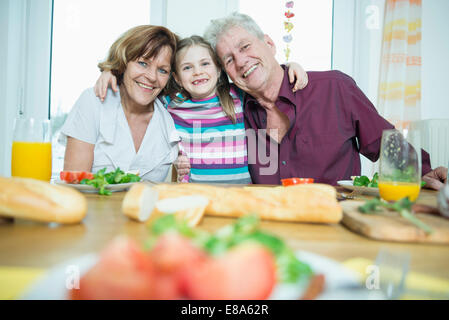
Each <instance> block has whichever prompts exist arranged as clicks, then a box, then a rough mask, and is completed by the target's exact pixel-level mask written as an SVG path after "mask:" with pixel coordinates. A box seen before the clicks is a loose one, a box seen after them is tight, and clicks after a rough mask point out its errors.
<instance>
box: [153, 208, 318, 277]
mask: <svg viewBox="0 0 449 320" xmlns="http://www.w3.org/2000/svg"><path fill="white" fill-rule="evenodd" d="M150 231H151V233H152V237H151V238H150V239H149V240H148V242H147V247H151V245H152V244H154V243H155V238H157V237H158V236H159V235H161V234H163V233H165V232H178V233H180V234H181V235H183V236H185V237H188V238H190V239H191V240H192V242H193V243H195V244H196V245H198V246H199V247H200V248H203V249H204V250H205V251H207V252H208V253H209V254H211V255H220V254H222V253H224V252H226V251H227V250H229V249H230V248H232V247H234V246H236V245H239V244H241V243H243V242H247V241H253V242H257V243H259V244H261V245H263V246H265V247H266V248H267V249H269V250H270V251H271V252H272V253H273V255H274V256H275V259H276V265H277V272H278V278H279V279H280V281H281V282H289V283H294V282H297V281H299V280H302V279H306V278H308V277H310V276H311V275H312V273H313V272H312V269H311V268H310V266H309V265H307V264H305V263H303V262H301V261H299V260H298V259H297V258H296V256H295V254H294V252H293V251H292V250H291V249H290V248H289V247H288V246H287V245H286V244H285V242H284V241H283V240H282V239H280V238H279V237H277V236H275V235H272V234H269V233H267V232H264V231H262V230H260V220H259V218H258V217H257V216H256V215H248V216H244V217H242V218H239V219H238V220H237V221H236V222H235V223H234V224H231V225H227V226H225V227H223V228H221V229H219V230H217V231H216V232H215V233H212V234H210V233H208V232H205V231H201V230H198V229H193V228H190V227H188V226H187V224H186V223H185V222H180V221H176V219H175V217H174V215H166V216H163V217H161V218H159V219H157V220H156V221H155V222H154V223H153V224H152V225H151V226H150Z"/></svg>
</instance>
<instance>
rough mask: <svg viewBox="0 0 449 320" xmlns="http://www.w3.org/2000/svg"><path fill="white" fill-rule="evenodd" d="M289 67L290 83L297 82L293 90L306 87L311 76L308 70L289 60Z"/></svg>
mask: <svg viewBox="0 0 449 320" xmlns="http://www.w3.org/2000/svg"><path fill="white" fill-rule="evenodd" d="M286 66H287V68H288V78H289V80H290V83H293V82H295V78H296V83H295V86H294V87H293V92H295V91H298V90H301V89H304V88H305V87H306V86H307V83H308V82H309V78H308V76H307V72H305V71H304V69H303V68H302V67H301V66H300V65H299V64H298V63H296V62H289V63H287V64H286Z"/></svg>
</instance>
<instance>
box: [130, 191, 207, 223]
mask: <svg viewBox="0 0 449 320" xmlns="http://www.w3.org/2000/svg"><path fill="white" fill-rule="evenodd" d="M208 204H209V199H207V198H206V197H203V196H195V195H192V196H190V195H188V196H180V197H169V198H165V199H163V200H159V201H158V192H157V191H156V190H155V189H153V188H152V187H150V186H149V185H147V184H145V183H136V184H134V185H133V186H132V187H131V189H130V190H129V191H128V192H127V194H126V195H125V198H124V199H123V203H122V212H123V213H124V214H125V215H126V216H127V217H129V218H131V219H134V220H137V221H139V222H148V223H151V222H152V221H154V220H155V219H157V218H158V217H161V216H163V215H165V214H174V215H175V218H176V219H179V220H184V221H186V222H187V225H189V226H190V227H195V226H197V225H198V224H199V223H200V222H201V219H202V218H203V216H204V212H205V210H206V207H207V205H208Z"/></svg>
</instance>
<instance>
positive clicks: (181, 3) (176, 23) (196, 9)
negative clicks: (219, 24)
mask: <svg viewBox="0 0 449 320" xmlns="http://www.w3.org/2000/svg"><path fill="white" fill-rule="evenodd" d="M151 8H152V9H153V10H154V11H153V13H152V15H151V19H152V21H151V23H155V24H157V23H160V24H164V25H166V26H167V27H168V28H169V29H171V30H173V31H175V32H176V33H177V34H178V35H179V36H181V37H182V38H183V37H188V36H191V35H193V34H197V35H200V36H202V35H203V33H204V30H205V29H206V26H207V25H208V24H209V21H210V20H211V19H216V18H219V17H222V16H224V15H227V14H228V13H231V12H233V11H237V10H238V0H207V1H204V0H190V1H185V0H166V1H164V0H152V2H151ZM157 10H159V11H160V13H161V14H162V16H160V15H158V14H157V13H156V11H157ZM164 14H165V16H164Z"/></svg>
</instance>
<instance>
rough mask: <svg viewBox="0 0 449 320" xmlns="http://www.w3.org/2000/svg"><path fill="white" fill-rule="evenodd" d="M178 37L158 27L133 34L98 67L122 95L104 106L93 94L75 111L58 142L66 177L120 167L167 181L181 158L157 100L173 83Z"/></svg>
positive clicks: (110, 97)
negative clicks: (114, 79)
mask: <svg viewBox="0 0 449 320" xmlns="http://www.w3.org/2000/svg"><path fill="white" fill-rule="evenodd" d="M177 40H178V39H177V36H176V35H175V34H174V33H172V32H171V31H170V30H168V29H166V28H164V27H160V26H150V25H145V26H138V27H135V28H132V29H130V30H129V31H127V32H126V33H124V34H123V35H122V36H121V37H120V38H119V39H117V40H116V41H115V42H114V44H113V45H112V46H111V48H110V51H109V55H108V57H107V59H106V61H104V62H102V63H100V64H99V68H100V69H101V70H103V69H108V70H111V71H112V73H113V74H114V75H115V76H116V77H117V81H118V85H119V91H118V92H117V93H114V92H113V91H112V90H108V92H107V95H106V99H105V100H104V102H103V103H102V102H101V101H100V100H98V99H97V98H96V96H95V93H94V90H93V88H90V89H87V90H85V91H84V92H83V93H82V94H81V96H80V98H79V99H78V101H77V102H76V103H75V105H74V107H73V109H72V110H71V112H70V114H69V116H68V118H67V120H66V122H65V124H64V126H63V128H62V130H61V136H60V142H62V143H66V146H67V147H66V152H65V158H64V170H65V171H92V172H97V171H98V170H100V169H103V168H105V167H106V168H107V171H112V170H114V169H116V168H117V167H120V169H122V170H123V171H135V170H138V171H139V173H140V176H141V177H142V178H143V179H144V180H153V181H163V180H164V179H165V177H166V176H167V173H168V171H169V168H170V165H171V164H172V163H173V162H174V161H175V160H176V158H177V155H178V147H177V144H178V141H179V137H178V135H177V133H176V130H175V127H174V123H173V120H172V118H171V117H170V115H169V113H168V112H167V110H166V109H165V108H164V107H163V104H162V103H161V101H160V100H159V99H158V96H159V94H160V93H161V92H163V90H164V88H165V86H166V84H167V81H168V79H169V77H170V72H171V66H172V62H173V57H174V54H173V53H174V52H175V51H176V44H177Z"/></svg>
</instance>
